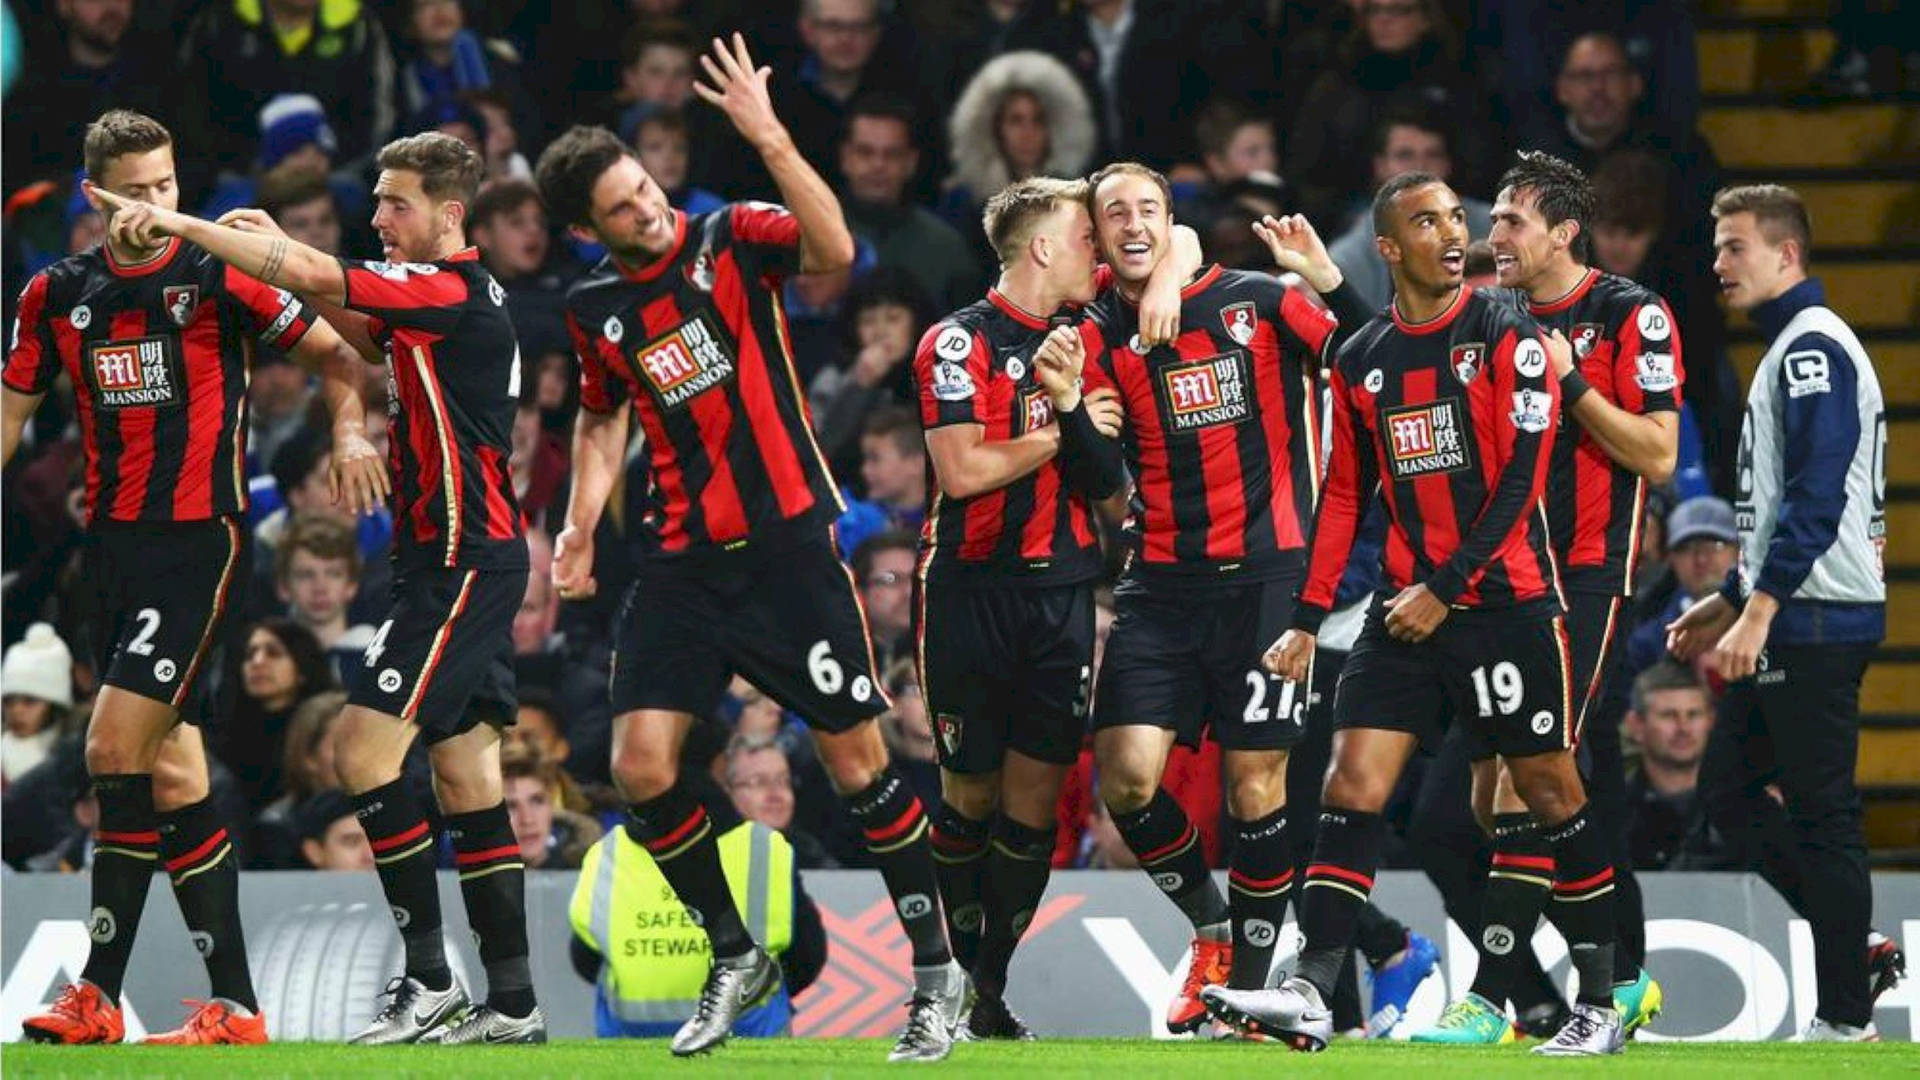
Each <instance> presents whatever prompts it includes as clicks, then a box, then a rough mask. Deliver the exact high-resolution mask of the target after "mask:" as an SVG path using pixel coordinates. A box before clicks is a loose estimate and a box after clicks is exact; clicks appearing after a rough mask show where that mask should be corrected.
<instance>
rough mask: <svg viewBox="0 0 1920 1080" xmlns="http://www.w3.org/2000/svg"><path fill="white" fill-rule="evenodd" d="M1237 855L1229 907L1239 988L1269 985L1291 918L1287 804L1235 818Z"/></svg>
mask: <svg viewBox="0 0 1920 1080" xmlns="http://www.w3.org/2000/svg"><path fill="white" fill-rule="evenodd" d="M1233 827H1234V837H1233V857H1232V859H1231V860H1230V861H1229V868H1228V872H1227V910H1228V913H1229V914H1230V915H1231V916H1232V919H1233V974H1232V975H1231V977H1229V979H1228V980H1227V984H1228V985H1229V986H1231V987H1232V988H1234V989H1235V990H1258V989H1261V988H1262V987H1264V986H1266V985H1267V972H1268V970H1269V969H1271V968H1272V967H1273V950H1274V947H1275V946H1276V945H1278V944H1279V941H1280V926H1281V924H1282V923H1283V922H1285V921H1286V917H1287V893H1288V892H1289V891H1291V890H1292V888H1293V865H1292V859H1293V848H1292V845H1291V844H1290V843H1289V841H1288V839H1287V811H1286V808H1285V807H1281V808H1280V809H1278V810H1275V811H1274V812H1273V813H1271V814H1268V815H1267V816H1266V817H1263V818H1259V819H1256V820H1254V821H1235V822H1234V823H1233Z"/></svg>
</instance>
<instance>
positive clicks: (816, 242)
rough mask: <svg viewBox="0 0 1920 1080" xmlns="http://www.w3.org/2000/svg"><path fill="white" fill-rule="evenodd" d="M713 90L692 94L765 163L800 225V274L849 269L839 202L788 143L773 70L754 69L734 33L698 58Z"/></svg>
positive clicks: (849, 247) (849, 237) (698, 86)
mask: <svg viewBox="0 0 1920 1080" xmlns="http://www.w3.org/2000/svg"><path fill="white" fill-rule="evenodd" d="M700 65H701V66H702V67H704V68H705V69H706V72H707V78H708V79H709V80H711V82H712V85H711V86H709V85H708V84H707V83H701V82H696V83H694V84H693V89H694V92H695V93H697V94H699V95H700V96H701V97H702V98H704V99H705V100H706V101H707V102H708V103H709V104H712V105H714V106H716V107H717V108H719V109H720V111H722V112H724V113H726V114H727V119H728V120H731V121H732V122H733V126H734V130H736V131H738V132H739V133H740V135H741V137H742V138H744V139H746V140H747V142H748V143H750V144H752V146H753V149H754V151H755V152H756V153H758V154H759V155H760V159H761V160H762V161H764V162H766V165H767V172H769V173H770V174H772V176H773V182H774V184H775V185H776V186H778V187H779V189H780V200H781V202H783V203H785V204H786V207H787V209H788V210H791V211H792V212H793V216H794V217H795V218H797V219H798V220H799V222H800V270H801V272H802V273H807V274H819V273H827V272H831V271H835V270H842V269H845V268H847V267H849V266H852V265H853V256H854V248H853V233H852V232H850V231H849V230H848V229H847V219H846V217H845V215H843V214H842V213H841V211H840V200H839V199H837V198H835V197H834V194H833V189H832V188H831V187H828V186H827V182H826V181H825V180H824V179H822V178H821V176H820V174H819V173H818V172H817V171H815V170H814V168H813V166H812V165H809V164H808V163H807V159H806V158H805V157H802V156H801V154H800V151H799V149H798V148H797V147H795V146H794V143H793V135H792V134H791V133H789V132H788V131H787V126H786V125H785V124H783V123H781V122H780V117H779V115H778V114H776V113H775V112H774V111H773V99H772V98H771V96H769V94H768V93H767V81H768V80H769V79H771V78H772V77H773V69H772V68H768V67H755V66H754V63H753V57H752V56H751V55H750V54H749V53H748V52H747V41H746V38H744V37H742V36H741V35H740V34H738V33H735V34H734V35H733V40H732V42H731V44H729V43H727V42H723V41H721V40H720V39H719V38H715V39H713V52H712V54H711V55H708V56H702V57H701V58H700Z"/></svg>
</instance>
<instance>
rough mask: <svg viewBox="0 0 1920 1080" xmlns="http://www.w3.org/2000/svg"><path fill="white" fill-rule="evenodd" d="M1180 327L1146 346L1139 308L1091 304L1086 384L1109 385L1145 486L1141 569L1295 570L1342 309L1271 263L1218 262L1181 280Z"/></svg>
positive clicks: (1223, 573)
mask: <svg viewBox="0 0 1920 1080" xmlns="http://www.w3.org/2000/svg"><path fill="white" fill-rule="evenodd" d="M1180 295H1181V299H1182V300H1183V303H1182V305H1181V309H1180V327H1181V332H1180V336H1179V338H1177V339H1176V340H1175V341H1174V343H1173V344H1171V345H1163V346H1159V347H1156V348H1154V349H1151V350H1147V351H1145V352H1142V351H1141V350H1140V348H1139V345H1140V342H1139V337H1138V334H1137V330H1138V328H1139V309H1138V308H1137V307H1136V306H1135V305H1134V304H1133V303H1131V302H1130V301H1128V300H1127V299H1126V298H1125V297H1124V296H1122V295H1121V294H1120V292H1119V290H1117V289H1115V290H1109V291H1108V292H1107V293H1106V294H1105V295H1103V296H1102V297H1101V298H1100V299H1099V300H1096V301H1095V302H1094V304H1093V306H1092V307H1090V308H1089V309H1088V315H1089V317H1088V319H1087V320H1086V322H1084V323H1082V324H1081V325H1082V327H1083V328H1084V329H1083V334H1084V335H1085V338H1086V341H1087V355H1088V358H1089V359H1088V361H1087V364H1086V368H1085V372H1086V374H1085V376H1084V378H1085V381H1086V387H1087V389H1088V390H1093V389H1097V388H1099V387H1103V386H1110V387H1113V388H1115V389H1117V390H1118V391H1119V394H1120V398H1121V402H1122V404H1123V405H1124V406H1125V408H1126V413H1127V426H1126V431H1125V432H1124V433H1123V435H1122V443H1123V446H1124V448H1125V450H1126V455H1127V465H1128V467H1129V469H1130V470H1131V471H1132V473H1133V478H1134V495H1133V507H1132V512H1131V513H1130V514H1129V517H1128V525H1127V536H1128V540H1129V543H1130V544H1131V546H1132V552H1131V555H1130V558H1129V569H1128V573H1129V574H1130V575H1137V576H1139V577H1140V578H1141V579H1142V580H1146V579H1150V578H1152V577H1155V576H1161V575H1175V576H1178V577H1179V578H1180V579H1181V580H1192V579H1195V578H1200V579H1204V580H1227V579H1248V580H1252V579H1257V578H1261V577H1267V576H1272V575H1275V574H1280V573H1284V572H1286V571H1288V570H1296V569H1298V568H1299V567H1300V566H1301V565H1302V564H1303V563H1304V561H1305V555H1304V552H1305V547H1306V537H1307V526H1308V523H1309V522H1310V521H1311V520H1312V518H1313V507H1314V503H1315V500H1316V498H1317V495H1318V491H1319V486H1320V430H1319V424H1320V419H1319V411H1320V395H1319V391H1318V388H1317V384H1318V380H1319V371H1320V368H1321V367H1322V366H1323V364H1324V363H1325V362H1326V360H1327V358H1328V355H1329V352H1330V350H1331V349H1332V347H1333V345H1334V342H1335V331H1336V330H1337V329H1338V324H1337V323H1336V322H1335V320H1334V318H1333V316H1332V315H1331V314H1329V313H1327V312H1325V311H1323V310H1321V309H1320V308H1317V307H1315V306H1314V305H1313V303H1312V302H1311V301H1309V300H1307V299H1306V297H1305V296H1303V295H1301V294H1300V293H1299V292H1297V291H1295V290H1293V289H1290V288H1288V287H1286V286H1285V285H1283V284H1281V282H1280V281H1279V280H1278V279H1276V278H1273V277H1270V276H1268V275H1266V274H1253V273H1246V272H1243V271H1239V270H1223V269H1221V268H1220V267H1218V266H1215V267H1210V268H1209V269H1207V270H1206V271H1204V272H1203V273H1201V274H1200V276H1199V277H1197V278H1195V279H1194V280H1193V281H1192V282H1191V283H1190V284H1188V285H1187V287H1186V288H1185V289H1183V290H1181V294H1180Z"/></svg>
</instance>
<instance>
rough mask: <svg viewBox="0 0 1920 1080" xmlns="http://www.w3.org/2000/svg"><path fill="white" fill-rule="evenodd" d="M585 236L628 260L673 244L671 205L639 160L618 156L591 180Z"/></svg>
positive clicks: (659, 252)
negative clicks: (588, 226)
mask: <svg viewBox="0 0 1920 1080" xmlns="http://www.w3.org/2000/svg"><path fill="white" fill-rule="evenodd" d="M587 220H588V221H589V222H591V223H592V226H593V227H592V229H591V230H588V232H587V236H586V239H589V240H593V241H596V242H598V243H600V244H602V245H604V246H605V247H606V248H607V250H609V251H611V252H613V253H614V255H615V256H617V257H619V258H621V259H625V260H626V261H628V262H644V261H646V260H648V259H651V258H653V257H655V256H658V255H664V254H666V252H667V251H668V249H670V248H672V247H673V232H674V217H673V207H671V206H669V205H668V204H667V193H666V192H664V191H662V190H660V185H659V184H657V183H655V182H654V179H653V177H652V176H650V175H648V173H647V170H646V169H644V168H642V167H641V165H640V162H639V161H637V160H635V159H634V158H633V157H631V156H626V155H622V156H621V157H620V158H619V159H617V160H616V161H614V163H613V164H611V165H609V166H607V169H606V171H605V172H603V173H601V174H600V178H599V179H598V180H595V181H594V182H593V193H592V195H591V196H590V197H589V200H588V204H587Z"/></svg>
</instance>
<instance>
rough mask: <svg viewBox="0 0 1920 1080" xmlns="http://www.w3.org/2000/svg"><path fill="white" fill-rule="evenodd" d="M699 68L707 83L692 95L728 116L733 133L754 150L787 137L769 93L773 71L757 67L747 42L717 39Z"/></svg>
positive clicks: (738, 37)
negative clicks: (748, 50) (736, 132)
mask: <svg viewBox="0 0 1920 1080" xmlns="http://www.w3.org/2000/svg"><path fill="white" fill-rule="evenodd" d="M700 66H701V67H702V68H705V69H706V72H707V79H708V82H695V83H694V84H693V92H694V93H696V94H699V95H700V97H701V98H702V99H703V100H705V101H706V102H707V103H708V104H710V105H713V106H715V107H717V108H718V109H719V110H720V111H721V112H724V113H726V114H727V119H728V120H731V121H733V127H734V130H735V131H738V132H739V133H740V135H741V137H742V138H744V139H746V140H747V142H749V143H751V144H753V147H754V149H756V150H762V151H764V150H766V149H767V148H768V147H769V146H770V145H773V144H775V143H778V142H779V141H780V140H781V139H785V138H787V137H788V135H787V127H786V125H785V124H782V123H781V122H780V117H779V114H777V113H775V112H774V111H773V97H772V95H770V94H769V93H768V92H767V81H768V80H769V79H771V78H773V69H772V68H770V67H755V66H754V63H753V56H752V55H751V54H750V53H748V52H747V39H746V38H744V37H742V36H741V35H740V34H739V33H738V32H737V31H736V32H735V33H734V35H733V41H732V42H731V43H728V42H724V41H721V40H720V39H719V38H714V39H713V52H712V53H711V54H709V55H706V56H702V57H701V58H700Z"/></svg>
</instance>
